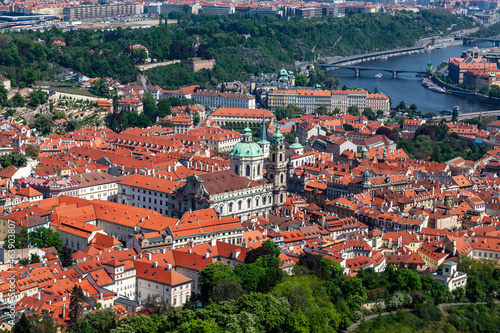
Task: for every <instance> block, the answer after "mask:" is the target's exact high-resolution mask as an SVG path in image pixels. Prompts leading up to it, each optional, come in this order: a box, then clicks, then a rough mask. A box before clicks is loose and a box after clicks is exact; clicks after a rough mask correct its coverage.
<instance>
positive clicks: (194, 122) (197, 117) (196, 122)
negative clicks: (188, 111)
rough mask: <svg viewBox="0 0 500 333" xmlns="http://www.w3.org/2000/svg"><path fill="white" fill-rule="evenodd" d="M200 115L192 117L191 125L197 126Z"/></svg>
mask: <svg viewBox="0 0 500 333" xmlns="http://www.w3.org/2000/svg"><path fill="white" fill-rule="evenodd" d="M200 120H201V119H200V114H199V113H198V112H196V113H195V114H194V115H193V124H195V125H198V124H199V123H200Z"/></svg>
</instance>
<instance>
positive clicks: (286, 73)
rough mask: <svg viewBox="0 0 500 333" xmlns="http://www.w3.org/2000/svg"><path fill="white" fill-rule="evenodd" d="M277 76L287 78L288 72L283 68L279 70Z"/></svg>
mask: <svg viewBox="0 0 500 333" xmlns="http://www.w3.org/2000/svg"><path fill="white" fill-rule="evenodd" d="M279 76H288V72H287V70H286V69H285V68H281V69H280V72H279Z"/></svg>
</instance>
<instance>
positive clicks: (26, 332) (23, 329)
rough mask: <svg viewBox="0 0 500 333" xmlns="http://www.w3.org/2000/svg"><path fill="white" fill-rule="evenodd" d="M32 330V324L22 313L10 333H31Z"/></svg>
mask: <svg viewBox="0 0 500 333" xmlns="http://www.w3.org/2000/svg"><path fill="white" fill-rule="evenodd" d="M34 330H35V327H33V323H32V322H31V321H30V320H29V319H28V317H26V314H25V313H23V315H22V316H21V318H20V319H19V321H18V322H17V323H16V324H15V325H14V327H13V328H12V333H32V332H33V331H34Z"/></svg>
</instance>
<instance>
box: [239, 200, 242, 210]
mask: <svg viewBox="0 0 500 333" xmlns="http://www.w3.org/2000/svg"><path fill="white" fill-rule="evenodd" d="M241 205H242V202H241V200H240V201H238V210H241Z"/></svg>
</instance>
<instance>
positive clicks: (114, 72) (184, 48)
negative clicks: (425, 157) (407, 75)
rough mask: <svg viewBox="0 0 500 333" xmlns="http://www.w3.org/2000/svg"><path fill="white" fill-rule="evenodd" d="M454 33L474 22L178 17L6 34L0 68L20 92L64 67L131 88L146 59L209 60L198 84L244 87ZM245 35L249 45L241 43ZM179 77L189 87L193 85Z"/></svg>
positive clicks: (436, 13)
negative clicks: (303, 66)
mask: <svg viewBox="0 0 500 333" xmlns="http://www.w3.org/2000/svg"><path fill="white" fill-rule="evenodd" d="M451 26H453V30H460V29H465V28H470V27H472V26H473V22H472V20H471V19H469V18H465V17H460V18H459V17H457V16H455V15H453V14H450V13H449V12H447V11H445V10H440V9H433V10H424V11H421V12H419V13H411V12H406V11H398V12H397V13H396V14H395V15H387V14H383V13H373V14H356V15H352V16H348V17H344V18H332V17H322V18H314V19H301V18H293V19H291V20H287V19H286V18H283V17H274V16H242V15H239V14H235V15H230V16H209V15H206V16H205V15H190V14H183V17H182V18H181V20H180V23H179V24H176V25H173V26H161V27H152V28H149V29H121V28H117V29H115V30H112V31H93V30H71V31H68V32H63V31H62V30H61V29H57V28H52V29H49V30H46V31H28V30H26V31H22V32H9V33H6V34H3V35H2V36H0V66H2V71H3V72H4V73H5V74H6V75H7V76H9V78H11V79H13V83H14V84H18V85H29V84H33V83H34V82H35V81H38V80H42V79H48V78H53V77H55V75H56V74H61V73H62V69H61V68H62V67H66V68H74V69H76V70H77V71H80V72H81V73H82V74H84V75H86V76H90V77H106V76H112V77H115V78H118V79H119V80H120V81H122V82H132V81H135V79H136V76H137V74H138V70H137V69H136V68H135V65H136V64H137V63H141V62H144V61H145V60H146V56H149V58H151V59H154V60H156V61H164V60H171V59H181V60H182V59H188V58H192V57H199V58H202V59H208V58H211V57H214V58H215V59H216V63H217V64H216V67H215V71H214V73H213V74H212V75H210V77H208V78H207V76H208V75H207V74H205V76H203V77H197V79H199V81H198V82H196V83H205V82H206V81H205V80H207V79H208V81H209V82H210V81H211V80H212V81H214V80H215V81H231V80H235V79H239V80H243V79H245V78H247V74H257V73H260V72H269V71H275V70H276V69H277V68H278V67H279V66H281V64H283V63H284V64H292V63H293V62H294V61H296V60H314V59H317V58H318V56H332V55H348V54H355V53H363V52H368V51H375V50H382V49H389V48H394V47H400V46H412V45H413V44H414V42H415V41H416V39H418V38H421V37H423V36H430V35H436V34H441V33H443V32H444V31H446V29H447V28H449V27H451ZM243 34H250V36H251V37H250V38H248V39H246V38H245V37H244V36H243ZM54 41H62V42H65V44H66V46H62V47H60V46H58V45H57V44H54ZM197 43H199V44H197ZM136 44H141V45H144V46H146V47H147V48H148V50H149V55H146V54H145V52H143V51H140V50H139V51H138V50H130V48H129V47H130V46H131V45H136ZM195 45H197V47H195ZM313 50H314V51H313ZM156 70H158V71H160V72H162V71H165V69H161V68H157V69H153V70H150V71H149V72H155V71H156ZM163 77H165V76H163ZM184 77H187V79H189V80H190V82H191V83H194V80H193V78H189V77H188V76H187V75H184ZM160 79H161V77H155V81H153V84H160V83H163V82H162V80H160ZM182 79H183V77H179V80H181V81H180V82H177V85H183V84H185V81H182ZM201 80H203V81H201ZM167 85H168V86H170V85H171V84H167Z"/></svg>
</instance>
